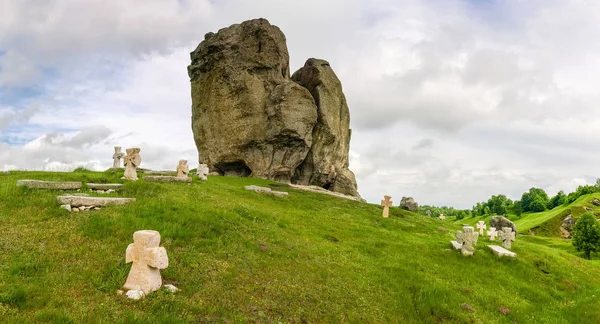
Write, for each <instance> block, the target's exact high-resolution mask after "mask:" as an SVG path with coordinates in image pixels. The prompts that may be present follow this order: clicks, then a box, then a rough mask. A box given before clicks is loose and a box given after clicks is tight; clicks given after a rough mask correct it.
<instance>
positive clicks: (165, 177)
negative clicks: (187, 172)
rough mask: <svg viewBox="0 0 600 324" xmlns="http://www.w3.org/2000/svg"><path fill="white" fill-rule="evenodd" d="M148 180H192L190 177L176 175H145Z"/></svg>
mask: <svg viewBox="0 0 600 324" xmlns="http://www.w3.org/2000/svg"><path fill="white" fill-rule="evenodd" d="M144 180H145V181H148V182H192V178H190V177H175V176H149V177H144Z"/></svg>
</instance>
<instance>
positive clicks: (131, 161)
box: [122, 147, 142, 181]
mask: <svg viewBox="0 0 600 324" xmlns="http://www.w3.org/2000/svg"><path fill="white" fill-rule="evenodd" d="M125 152H127V155H126V156H125V158H124V159H123V160H124V163H125V174H124V175H123V178H122V179H127V180H134V181H135V180H137V179H138V177H137V172H136V169H137V167H138V166H140V164H141V163H142V157H141V156H140V149H139V148H137V147H134V148H128V149H126V150H125Z"/></svg>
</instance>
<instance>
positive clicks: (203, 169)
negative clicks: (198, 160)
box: [196, 164, 210, 181]
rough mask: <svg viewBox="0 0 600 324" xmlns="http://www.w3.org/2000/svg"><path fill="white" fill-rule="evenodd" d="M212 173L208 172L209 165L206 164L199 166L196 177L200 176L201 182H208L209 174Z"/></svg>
mask: <svg viewBox="0 0 600 324" xmlns="http://www.w3.org/2000/svg"><path fill="white" fill-rule="evenodd" d="M209 173H210V171H209V170H208V165H206V164H199V165H198V168H197V169H196V175H198V178H199V179H200V180H204V181H206V180H208V174H209Z"/></svg>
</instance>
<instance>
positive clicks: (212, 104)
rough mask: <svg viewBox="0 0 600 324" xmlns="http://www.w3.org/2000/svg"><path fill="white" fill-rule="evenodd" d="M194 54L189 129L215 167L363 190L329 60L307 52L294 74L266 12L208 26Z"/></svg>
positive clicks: (348, 191)
mask: <svg viewBox="0 0 600 324" xmlns="http://www.w3.org/2000/svg"><path fill="white" fill-rule="evenodd" d="M191 60H192V63H191V65H190V66H188V73H189V76H190V80H191V83H192V130H193V133H194V140H195V141H196V146H197V148H198V153H199V162H200V163H204V164H207V165H208V167H209V169H210V171H211V172H218V173H219V174H221V175H233V176H254V177H260V178H266V179H271V180H275V181H280V182H292V183H296V184H301V185H318V186H320V187H323V188H326V189H330V190H333V191H336V192H340V193H344V194H349V195H353V196H358V192H357V190H356V179H355V177H354V174H353V173H352V171H350V170H349V169H348V151H349V144H350V129H349V123H350V117H349V111H348V106H347V104H346V99H345V97H344V94H343V92H342V87H341V83H340V81H339V79H338V78H337V76H336V75H335V73H334V72H333V70H332V69H331V67H330V66H329V63H327V62H326V61H323V60H317V59H309V60H308V61H307V62H306V65H305V66H304V67H303V68H301V69H300V70H299V71H298V72H296V73H295V74H294V77H293V78H292V79H293V80H292V79H291V78H290V68H289V54H288V50H287V45H286V39H285V35H284V34H283V33H282V32H281V30H279V28H278V27H276V26H273V25H271V24H270V23H269V22H268V21H267V20H266V19H255V20H250V21H246V22H243V23H241V24H236V25H232V26H230V27H227V28H223V29H221V30H219V32H218V33H216V34H215V33H208V34H207V35H206V36H205V39H204V41H203V42H201V43H200V45H198V47H197V48H196V50H195V51H194V52H192V53H191Z"/></svg>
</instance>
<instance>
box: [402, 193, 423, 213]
mask: <svg viewBox="0 0 600 324" xmlns="http://www.w3.org/2000/svg"><path fill="white" fill-rule="evenodd" d="M400 208H402V209H405V210H408V211H411V212H413V213H416V212H418V211H419V204H417V202H416V201H415V200H414V199H413V197H402V200H401V201H400Z"/></svg>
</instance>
